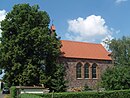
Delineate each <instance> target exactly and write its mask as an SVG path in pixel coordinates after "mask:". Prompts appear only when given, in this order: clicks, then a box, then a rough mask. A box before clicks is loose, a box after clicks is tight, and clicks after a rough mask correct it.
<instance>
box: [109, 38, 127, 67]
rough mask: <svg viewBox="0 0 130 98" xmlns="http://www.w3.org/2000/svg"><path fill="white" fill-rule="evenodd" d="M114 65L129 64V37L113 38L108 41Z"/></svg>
mask: <svg viewBox="0 0 130 98" xmlns="http://www.w3.org/2000/svg"><path fill="white" fill-rule="evenodd" d="M109 48H110V50H111V51H112V58H113V60H114V64H115V65H121V66H124V65H128V66H129V65H130V38H129V37H122V38H121V39H113V40H112V41H111V42H110V43H109Z"/></svg>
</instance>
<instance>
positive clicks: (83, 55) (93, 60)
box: [60, 40, 112, 88]
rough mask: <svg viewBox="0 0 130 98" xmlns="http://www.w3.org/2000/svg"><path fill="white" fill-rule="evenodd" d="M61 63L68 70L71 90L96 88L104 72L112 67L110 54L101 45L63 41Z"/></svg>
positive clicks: (67, 75) (67, 74)
mask: <svg viewBox="0 0 130 98" xmlns="http://www.w3.org/2000/svg"><path fill="white" fill-rule="evenodd" d="M61 43H62V47H61V52H62V56H61V58H60V60H61V62H62V63H63V64H64V66H65V68H66V80H67V81H68V83H67V86H68V87H69V88H75V87H84V86H85V85H88V86H89V87H90V88H95V87H96V85H97V83H98V82H99V81H100V79H101V74H102V73H103V71H104V70H105V69H106V68H108V67H110V66H112V59H111V57H110V53H109V52H108V51H107V50H106V49H105V48H104V47H103V46H102V45H101V44H94V43H86V42H76V41H67V40H61Z"/></svg>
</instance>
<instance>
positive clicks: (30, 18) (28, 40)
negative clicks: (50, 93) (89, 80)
mask: <svg viewBox="0 0 130 98" xmlns="http://www.w3.org/2000/svg"><path fill="white" fill-rule="evenodd" d="M49 22H50V19H49V16H48V14H47V13H46V12H45V11H39V7H38V5H34V6H30V5H29V4H17V5H14V7H13V10H12V11H11V12H9V13H8V14H7V15H6V18H5V19H4V20H3V21H2V22H1V30H2V37H1V39H0V41H1V45H0V50H1V53H0V54H1V55H0V57H1V59H0V65H1V66H0V67H1V68H2V69H4V71H5V75H4V78H3V80H4V82H6V83H8V85H9V86H12V85H14V86H15V85H23V86H26V85H27V86H32V85H40V84H45V86H47V87H49V88H51V86H52V85H46V84H47V82H48V81H50V82H51V81H53V80H52V79H54V77H56V76H55V74H56V73H57V70H59V69H58V68H60V67H58V65H57V63H58V62H57V58H58V57H59V55H60V47H61V44H60V41H59V39H57V36H56V33H55V34H54V35H53V36H51V34H50V29H49V28H48V26H49ZM59 74H61V75H63V74H62V73H59ZM60 79H61V78H60ZM62 79H63V78H62ZM50 84H52V83H50ZM61 84H62V83H61ZM61 88H62V87H61ZM53 89H54V88H53Z"/></svg>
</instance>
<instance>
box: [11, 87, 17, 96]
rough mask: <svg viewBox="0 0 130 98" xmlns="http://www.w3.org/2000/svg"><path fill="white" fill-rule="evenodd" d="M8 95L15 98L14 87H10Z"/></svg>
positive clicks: (15, 91)
mask: <svg viewBox="0 0 130 98" xmlns="http://www.w3.org/2000/svg"><path fill="white" fill-rule="evenodd" d="M10 95H11V98H16V96H17V90H16V87H15V86H12V87H11V88H10Z"/></svg>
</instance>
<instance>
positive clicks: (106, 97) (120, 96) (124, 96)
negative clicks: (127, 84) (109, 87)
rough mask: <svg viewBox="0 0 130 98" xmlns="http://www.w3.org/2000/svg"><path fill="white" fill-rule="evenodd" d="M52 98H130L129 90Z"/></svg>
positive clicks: (31, 97) (33, 97)
mask: <svg viewBox="0 0 130 98" xmlns="http://www.w3.org/2000/svg"><path fill="white" fill-rule="evenodd" d="M20 98H52V93H48V94H21V95H20ZM53 98H130V90H117V91H105V92H64V93H54V95H53Z"/></svg>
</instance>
